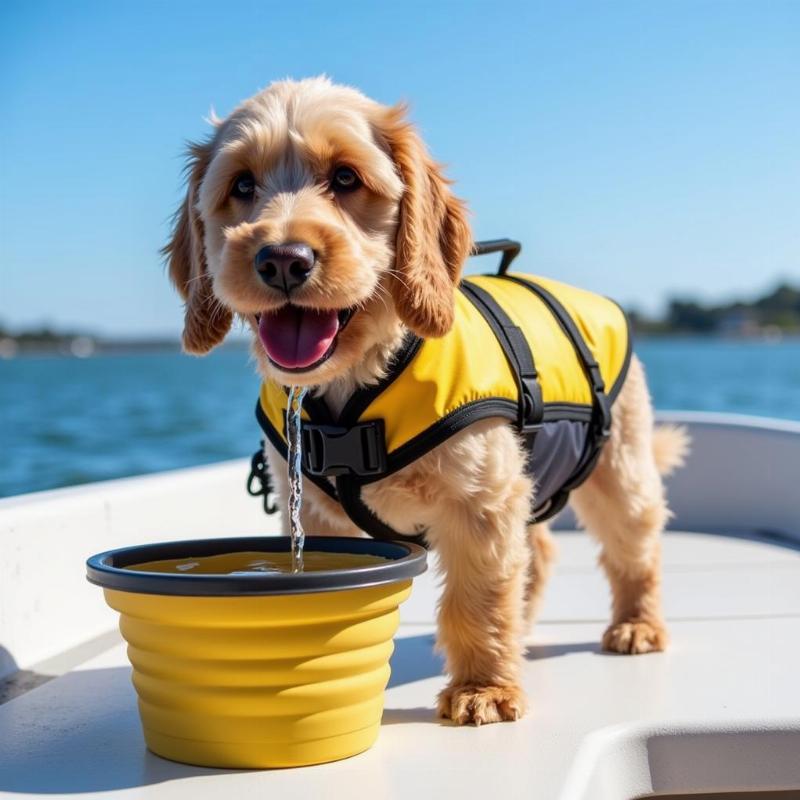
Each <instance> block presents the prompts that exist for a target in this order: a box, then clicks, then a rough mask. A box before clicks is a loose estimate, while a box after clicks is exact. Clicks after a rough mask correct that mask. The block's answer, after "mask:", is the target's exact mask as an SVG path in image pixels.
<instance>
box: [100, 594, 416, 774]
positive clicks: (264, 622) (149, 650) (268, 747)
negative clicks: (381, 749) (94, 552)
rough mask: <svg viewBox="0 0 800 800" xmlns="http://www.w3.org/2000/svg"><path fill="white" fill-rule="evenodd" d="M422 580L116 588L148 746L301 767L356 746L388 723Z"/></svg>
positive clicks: (213, 760) (113, 602)
mask: <svg viewBox="0 0 800 800" xmlns="http://www.w3.org/2000/svg"><path fill="white" fill-rule="evenodd" d="M410 591H411V581H404V582H402V583H395V584H388V585H383V586H373V587H368V588H364V589H349V590H346V591H340V592H320V593H315V594H305V595H294V596H288V595H283V596H254V597H180V596H164V595H146V594H134V593H131V592H120V591H116V590H112V589H106V590H105V597H106V601H107V602H108V604H109V605H110V606H111V607H112V608H114V609H116V610H117V611H119V612H120V630H121V631H122V635H123V636H124V637H125V639H126V641H127V642H128V655H129V657H130V660H131V664H132V666H133V683H134V686H135V687H136V691H137V693H138V695H139V710H140V712H141V717H142V726H143V728H144V734H145V739H146V741H147V745H148V747H149V748H150V749H151V750H152V751H153V752H155V753H157V754H158V755H161V756H164V757H165V758H169V759H172V760H175V761H182V762H186V763H190V764H200V765H203V766H214V767H232V768H263V767H291V766H301V765H306V764H318V763H322V762H325V761H334V760H336V759H339V758H346V757H347V756H351V755H355V754H356V753H360V752H362V751H363V750H366V749H367V748H368V747H370V746H371V745H372V744H373V743H374V741H375V739H376V737H377V735H378V730H379V727H380V720H381V714H382V712H383V693H384V689H385V688H386V684H387V682H388V680H389V657H390V656H391V654H392V650H393V643H392V637H393V636H394V634H395V632H396V631H397V626H398V623H399V610H398V606H399V605H400V603H402V602H403V601H404V600H405V599H406V598H407V597H408V595H409V593H410Z"/></svg>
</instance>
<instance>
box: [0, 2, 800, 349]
mask: <svg viewBox="0 0 800 800" xmlns="http://www.w3.org/2000/svg"><path fill="white" fill-rule="evenodd" d="M321 72H326V73H328V74H329V75H331V76H332V77H333V78H334V79H336V80H338V81H341V82H345V83H350V84H353V85H355V86H358V87H360V88H361V89H362V90H363V91H365V92H366V93H367V94H369V95H372V96H373V97H375V98H376V99H379V100H381V101H384V102H387V103H390V102H394V101H396V100H399V99H407V100H409V101H410V102H411V105H412V116H413V118H414V119H415V121H416V122H417V123H418V125H419V127H420V128H421V130H422V132H423V135H424V136H425V138H426V139H427V141H428V143H429V145H430V147H431V149H432V151H433V153H434V155H435V156H436V157H437V158H438V159H440V160H441V161H444V162H446V163H447V164H448V165H449V172H450V175H451V176H452V177H454V178H455V179H456V180H457V189H458V192H459V193H460V194H461V195H462V196H463V197H465V198H466V199H467V200H468V201H469V204H470V206H471V208H472V211H473V223H474V228H475V233H476V237H477V238H494V237H499V236H511V237H514V238H518V239H520V240H521V241H522V242H523V244H524V250H523V256H522V258H523V259H524V266H525V267H526V268H527V269H528V270H529V271H532V272H539V273H542V274H546V275H550V276H553V277H559V278H561V279H562V280H565V281H568V282H573V283H578V284H581V285H584V286H586V287H588V288H593V289H599V290H602V291H604V292H606V293H608V294H611V295H613V296H615V297H616V298H617V299H619V300H621V301H623V302H624V303H627V304H629V305H630V304H634V305H637V306H639V307H643V308H645V309H649V310H658V309H659V308H660V307H661V305H662V303H663V302H664V298H665V297H666V296H667V295H669V294H675V293H678V294H692V295H698V296H700V297H703V298H714V299H717V298H726V297H730V296H733V295H738V294H743V295H748V294H752V293H754V292H758V291H760V290H763V289H766V288H769V287H770V286H771V285H773V284H774V283H775V282H776V281H777V280H778V279H781V278H783V279H791V280H794V281H795V282H800V148H798V142H800V3H796V2H779V1H778V0H773V1H771V2H769V3H765V2H761V1H760V0H754V1H753V2H749V3H740V2H735V1H734V0H725V1H724V2H705V1H704V0H691V1H690V2H681V1H680V0H670V1H669V2H613V3H612V2H595V3H571V2H564V3H561V2H559V3H556V2H548V3H530V2H526V3H496V2H495V3H488V2H487V3H461V4H456V3H446V2H445V3H438V4H432V3H416V2H405V3H347V2H344V3H335V4H334V3H302V2H293V3H280V4H278V3H271V2H264V1H263V0H262V2H257V3H254V2H243V1H242V0H234V1H233V2H228V3H220V2H219V0H214V2H203V1H202V0H196V2H177V1H176V2H164V3H155V2H143V1H140V2H103V3H82V2H70V3H62V2H58V3H48V2H5V3H3V4H2V6H1V7H0V101H1V105H0V108H2V110H3V118H2V124H0V321H2V322H5V323H6V324H10V325H12V326H17V327H19V326H25V325H32V324H38V323H43V322H48V323H50V324H54V325H57V326H62V327H77V328H83V329H90V330H95V331H99V332H104V333H111V334H126V333H135V334H144V333H147V334H150V333H153V334H164V333H166V334H172V333H177V332H178V331H179V329H180V322H181V312H180V303H179V301H178V299H177V297H176V295H175V294H174V293H173V291H172V289H171V288H170V287H169V285H168V284H167V282H166V280H165V277H164V272H163V266H162V264H161V261H160V258H159V256H158V249H159V247H160V246H161V245H162V244H163V242H164V240H165V238H166V235H167V231H168V219H169V216H170V214H171V212H172V210H173V209H174V207H175V205H176V203H177V202H178V200H179V198H180V196H181V192H180V184H181V168H182V158H181V153H182V148H183V142H184V141H185V140H186V139H191V138H196V137H201V136H203V135H204V134H205V133H206V131H207V126H206V124H205V123H204V122H203V118H204V117H205V116H206V115H207V114H208V112H209V108H210V107H211V106H212V105H213V106H214V108H215V109H216V110H217V112H218V113H219V114H221V115H224V114H226V113H227V112H229V111H230V110H231V109H232V108H233V107H234V106H235V105H236V103H237V102H238V101H239V100H241V99H243V98H244V97H246V96H248V95H250V94H251V93H253V92H254V91H255V90H257V89H258V88H260V87H263V86H265V85H266V84H268V83H269V82H270V81H271V80H273V79H276V78H280V77H284V76H287V75H288V76H293V77H302V76H308V75H315V74H319V73H321ZM471 268H472V269H475V270H477V269H481V268H484V265H483V264H480V263H479V262H477V261H473V262H472V264H471Z"/></svg>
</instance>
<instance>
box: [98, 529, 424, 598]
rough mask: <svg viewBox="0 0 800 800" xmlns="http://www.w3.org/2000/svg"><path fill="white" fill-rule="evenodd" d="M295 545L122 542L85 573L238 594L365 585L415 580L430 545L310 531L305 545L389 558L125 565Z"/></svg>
mask: <svg viewBox="0 0 800 800" xmlns="http://www.w3.org/2000/svg"><path fill="white" fill-rule="evenodd" d="M290 548H291V539H290V538H289V537H288V536H240V537H229V538H225V537H221V538H215V539H184V540H181V541H173V542H157V543H154V544H143V545H135V546H133V547H120V548H117V549H115V550H107V551H105V552H104V553H97V554H96V555H93V556H91V557H90V558H89V559H87V561H86V578H87V580H88V581H89V582H90V583H94V584H95V585H97V586H102V587H103V588H104V589H115V590H117V591H121V592H133V593H136V594H160V595H179V596H180V595H183V596H188V597H239V596H252V595H282V594H313V593H317V592H336V591H344V590H346V589H362V588H366V587H369V586H379V585H381V584H386V583H396V582H398V581H405V580H410V579H411V578H414V577H416V576H417V575H421V574H422V573H423V572H425V570H426V569H427V551H426V550H425V548H423V547H420V546H419V545H417V544H413V543H411V542H401V541H396V542H383V541H376V540H374V539H354V538H351V537H346V536H309V537H307V538H306V542H305V550H306V552H313V551H315V550H317V551H322V552H326V553H354V554H363V555H374V556H382V557H383V558H386V559H390V560H389V561H387V562H386V563H382V564H372V565H369V566H365V567H355V568H353V569H348V570H328V571H319V572H301V573H279V574H278V573H265V574H254V575H186V574H182V573H165V572H140V571H138V570H129V569H125V567H129V566H132V565H134V564H143V563H146V562H148V561H161V560H162V559H169V558H199V557H202V556H212V555H221V554H222V553H235V552H237V551H240V552H247V551H261V552H266V553H274V552H289V551H290Z"/></svg>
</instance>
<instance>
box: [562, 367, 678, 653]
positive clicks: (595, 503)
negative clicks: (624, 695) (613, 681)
mask: <svg viewBox="0 0 800 800" xmlns="http://www.w3.org/2000/svg"><path fill="white" fill-rule="evenodd" d="M572 502H573V507H574V509H575V512H576V514H577V516H578V519H579V520H580V522H581V523H582V524H583V525H584V526H585V527H586V528H588V530H589V531H590V532H591V533H593V534H594V535H595V536H596V537H597V538H598V539H599V540H600V543H601V544H602V552H601V555H600V563H601V564H602V565H603V568H604V569H605V572H606V575H607V576H608V579H609V582H610V584H611V594H612V598H613V612H612V619H611V625H610V626H609V627H608V629H607V630H606V632H605V634H604V635H603V649H604V650H609V651H612V652H616V653H647V652H649V651H652V650H663V649H664V647H665V646H666V644H667V638H668V637H667V631H666V628H665V625H664V618H663V614H662V610H661V532H662V531H663V529H664V525H665V524H666V521H667V519H668V518H669V512H668V510H667V503H666V499H665V495H664V487H663V484H662V481H661V475H660V474H659V470H658V464H657V462H656V452H655V448H654V443H653V411H652V406H651V403H650V397H649V394H648V391H647V385H646V383H645V378H644V370H643V368H642V365H641V364H640V362H639V361H638V360H637V359H636V358H634V359H633V360H632V362H631V365H630V370H629V372H628V376H627V378H626V380H625V385H624V386H623V388H622V391H621V392H620V394H619V397H618V398H617V400H616V402H615V404H614V420H613V425H612V431H611V438H610V439H609V441H608V442H607V443H606V446H605V448H604V450H603V453H602V456H601V457H600V460H599V462H598V464H597V467H596V468H595V470H594V472H593V473H592V475H591V476H590V477H589V479H588V480H587V481H586V482H585V483H584V484H583V485H582V486H580V487H579V488H578V489H576V490H575V491H574V492H573V494H572Z"/></svg>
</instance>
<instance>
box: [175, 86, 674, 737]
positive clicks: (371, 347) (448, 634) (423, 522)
mask: <svg viewBox="0 0 800 800" xmlns="http://www.w3.org/2000/svg"><path fill="white" fill-rule="evenodd" d="M342 163H346V164H347V165H349V166H350V167H352V168H354V169H355V170H356V171H357V172H358V174H359V175H360V176H361V178H362V181H363V186H362V187H361V188H360V189H359V190H358V191H357V192H354V193H352V194H349V195H347V196H344V197H336V196H333V195H332V193H331V192H330V191H329V190H328V189H327V188H326V181H327V180H328V179H327V178H326V176H327V175H329V174H330V171H331V170H332V169H333V168H334V167H335V166H336V165H337V164H342ZM242 169H248V170H250V171H251V172H252V173H253V175H254V176H256V180H257V183H258V191H257V193H256V195H255V197H254V198H253V200H252V202H251V203H249V204H247V205H244V204H242V203H239V202H235V201H233V200H231V199H230V197H229V191H230V186H231V182H232V180H233V179H234V176H235V175H236V174H237V172H239V171H241V170H242ZM297 239H300V240H302V241H306V242H309V243H311V244H312V246H313V249H314V250H315V252H316V253H317V259H318V267H317V268H315V270H314V272H313V273H312V275H311V277H310V278H309V279H308V280H307V281H306V283H304V284H303V285H302V286H301V287H300V288H299V289H298V290H297V292H296V293H293V294H292V302H293V303H297V304H299V305H301V306H306V307H312V308H317V309H342V308H352V307H355V308H357V313H356V314H355V315H354V317H353V318H352V321H351V322H350V324H349V325H348V326H347V328H346V329H344V330H343V331H342V332H341V333H340V334H339V336H338V340H337V346H336V349H335V351H334V352H333V354H332V355H331V357H330V358H328V359H327V360H326V361H325V362H324V363H322V364H320V365H318V366H315V367H312V368H310V369H308V370H307V371H305V372H303V373H299V374H288V373H286V372H283V371H282V370H281V368H280V367H278V366H277V365H276V364H274V363H273V362H271V361H270V360H269V358H267V356H266V354H265V351H264V348H263V347H262V346H261V344H260V343H259V341H258V337H257V336H254V337H253V338H254V344H253V353H254V356H255V359H256V362H257V365H258V369H259V371H260V373H261V374H262V376H263V377H264V378H268V379H274V380H277V381H278V382H280V383H282V384H284V385H289V384H292V383H294V384H302V385H308V386H311V387H314V390H315V391H316V392H317V393H319V394H321V395H324V397H325V399H326V402H327V403H328V405H329V406H330V407H331V408H332V410H333V411H334V413H338V411H340V410H341V408H342V406H343V404H344V402H345V400H346V398H347V397H348V396H349V394H350V393H351V392H352V391H353V390H354V389H355V388H356V387H358V386H361V385H364V384H371V383H374V382H376V381H377V380H379V379H380V378H381V377H382V376H383V375H384V374H385V371H386V369H387V365H388V364H389V362H390V360H391V358H392V355H393V353H394V352H395V351H396V350H397V348H398V347H399V346H400V344H401V342H402V340H403V337H404V333H405V332H406V330H407V329H408V328H411V329H412V330H414V331H416V332H417V333H419V334H421V335H424V336H440V335H442V334H444V333H446V332H447V330H449V328H450V326H451V325H452V322H453V307H454V288H455V286H456V284H457V282H458V280H459V277H460V274H461V269H462V266H463V262H464V260H465V259H466V256H467V254H468V251H469V247H470V242H471V238H470V233H469V227H468V225H467V221H466V214H465V210H464V206H463V204H462V203H461V202H460V201H459V200H457V199H456V198H455V197H454V196H453V195H452V193H451V192H450V188H449V184H448V182H447V181H446V180H445V179H444V177H443V176H442V174H441V170H440V169H439V168H438V167H437V166H436V165H435V164H434V162H433V161H432V160H431V158H430V156H429V154H428V152H427V150H426V149H425V147H424V145H423V143H422V141H421V140H420V138H419V136H418V134H417V133H416V132H415V131H414V129H413V128H412V127H411V126H410V124H409V123H408V122H407V121H406V120H405V117H404V110H403V109H402V107H392V108H389V107H386V106H382V105H380V104H378V103H375V102H374V101H372V100H369V99H368V98H366V97H364V96H363V95H362V94H360V93H359V92H357V91H355V90H354V89H350V88H348V87H342V86H336V85H334V84H331V83H330V82H329V81H327V80H326V79H313V80H307V81H300V82H292V81H284V82H281V83H276V84H273V85H272V86H271V87H269V88H268V89H266V90H265V91H264V92H261V93H260V94H258V95H256V96H255V97H253V98H251V99H250V100H248V101H246V102H245V103H243V104H242V105H241V106H240V107H239V108H237V109H236V110H235V111H234V112H233V113H232V114H231V115H230V116H229V117H228V118H227V119H226V120H224V121H223V122H221V123H219V124H218V125H217V128H216V130H215V132H214V136H213V138H212V140H211V141H210V143H209V144H207V145H201V146H198V147H196V148H195V150H194V151H193V160H192V165H191V170H190V177H189V186H188V191H187V197H186V201H185V203H184V205H183V207H182V209H181V211H180V212H179V216H178V221H177V224H176V227H175V231H174V236H173V240H172V242H171V243H170V244H169V245H168V247H167V248H166V252H167V253H168V255H169V257H170V273H171V276H172V279H173V281H174V282H175V284H176V285H177V286H178V288H179V290H180V291H181V293H182V295H183V296H184V298H185V299H186V301H187V309H186V311H187V315H186V333H185V335H184V339H185V343H186V348H187V350H190V351H191V352H204V351H206V350H208V349H209V348H210V347H211V346H213V345H214V344H216V343H218V342H219V341H220V340H221V338H222V337H223V336H224V333H225V331H226V330H227V327H226V325H229V324H230V319H231V318H232V315H234V314H237V315H239V316H241V317H242V318H243V319H244V320H246V321H247V322H248V323H249V324H250V326H251V328H252V329H253V332H254V333H255V330H256V316H255V315H256V314H259V313H265V312H266V313H268V312H269V311H271V310H274V309H276V308H279V307H281V306H282V305H283V304H284V303H285V302H286V298H285V296H284V297H279V296H276V294H275V292H274V291H272V290H270V289H269V288H267V287H266V286H265V285H264V284H263V282H262V281H260V280H259V278H258V277H257V275H256V274H255V271H254V269H253V256H254V253H255V252H257V250H258V249H259V248H260V247H262V246H264V244H272V243H278V242H282V241H289V240H297ZM686 444H687V442H686V438H685V435H684V434H683V433H682V431H680V430H677V429H661V430H654V428H653V419H652V410H651V405H650V399H649V396H648V393H647V386H646V383H645V380H644V373H643V370H642V368H641V365H640V364H639V362H638V361H637V360H636V359H634V360H633V362H632V364H631V368H630V372H629V374H628V378H627V380H626V382H625V385H624V387H623V389H622V391H621V392H620V394H619V397H618V398H617V401H616V404H615V409H614V422H613V426H612V433H611V439H610V441H609V442H608V444H607V446H606V448H605V451H604V453H603V456H602V458H601V459H600V460H599V463H598V465H597V467H596V469H595V471H594V473H593V474H592V476H591V477H590V478H589V480H588V481H587V482H586V483H585V484H584V485H583V486H582V487H580V489H579V490H577V491H576V492H575V493H574V494H573V498H574V506H575V509H576V511H577V513H578V515H579V518H580V519H581V520H582V522H583V523H584V524H585V525H586V527H588V528H589V530H590V531H591V532H592V533H593V534H594V535H595V536H597V537H598V539H599V540H600V542H601V544H602V555H601V559H600V560H601V564H602V566H603V568H604V569H605V571H606V574H607V575H608V578H609V581H610V583H611V588H612V595H613V613H612V620H611V626H610V627H609V629H608V631H607V632H606V634H605V636H604V638H603V646H604V647H605V648H606V649H609V650H613V651H615V652H621V653H641V652H647V651H649V650H658V649H661V648H663V647H664V645H665V643H666V639H667V636H666V631H665V628H664V623H663V616H662V612H661V600H660V573H659V557H660V556H659V553H660V546H659V534H660V532H661V530H662V528H663V526H664V523H665V522H666V520H667V518H668V515H669V512H668V510H667V505H666V500H665V496H664V490H663V486H662V483H661V475H660V473H661V472H666V471H668V470H670V469H673V468H675V467H676V466H678V465H679V463H680V462H681V460H682V458H683V457H684V455H685V451H686ZM267 455H268V458H269V460H270V462H271V468H272V472H273V474H274V475H275V476H276V478H277V481H278V484H279V492H280V493H281V494H283V495H284V496H285V494H286V488H287V487H286V466H285V463H284V462H283V460H282V459H281V457H280V456H279V455H278V454H277V453H276V452H275V451H274V450H272V448H271V447H268V448H267ZM524 463H525V459H524V455H523V452H522V449H521V443H520V442H519V440H518V438H517V436H516V434H515V433H514V432H513V430H512V428H511V427H510V426H509V424H508V423H507V422H506V421H505V420H501V419H490V420H484V421H482V422H479V423H477V424H475V425H472V426H470V427H469V428H467V429H466V430H464V431H462V432H461V433H459V434H457V435H456V436H454V437H452V438H451V439H449V440H448V441H447V442H446V443H444V444H442V445H441V446H439V447H437V448H435V449H434V450H432V451H431V452H429V453H427V454H426V455H425V456H423V457H422V458H420V459H418V460H417V461H415V462H414V463H413V464H411V465H409V466H408V467H406V468H405V469H403V470H401V471H399V472H397V473H395V474H394V475H392V476H390V477H388V478H386V479H384V480H381V481H378V482H376V483H373V484H370V485H368V486H367V487H365V489H364V493H363V497H364V500H365V502H366V503H367V504H368V505H369V506H370V507H371V508H372V509H373V510H374V512H375V513H376V514H377V515H378V516H379V517H380V518H381V519H383V520H384V521H385V522H387V523H388V524H389V525H391V526H393V527H394V528H396V529H398V530H408V527H409V521H412V522H413V523H416V524H417V525H419V526H421V527H424V528H426V529H427V531H428V538H429V540H430V543H431V545H432V547H433V549H434V550H435V551H436V552H437V554H438V561H439V564H440V566H441V569H442V572H443V574H444V589H443V592H442V596H441V600H440V603H439V608H438V621H439V635H438V646H439V647H440V648H441V650H442V651H443V652H444V655H445V661H446V669H447V672H448V674H449V676H450V681H449V684H448V686H447V688H446V689H444V690H443V691H442V693H441V694H440V696H439V701H438V712H439V714H440V715H441V716H443V717H446V718H449V719H452V720H453V721H454V722H456V723H459V724H467V723H472V724H475V725H480V724H483V723H489V722H498V721H504V720H514V719H517V718H519V717H520V716H521V715H522V714H523V713H524V710H525V706H526V700H525V696H524V693H523V691H522V689H521V686H520V670H521V663H522V637H523V635H524V633H525V632H526V630H527V628H528V627H529V625H530V623H531V621H532V618H533V616H534V615H535V611H536V608H537V606H538V604H539V601H540V598H541V594H542V589H543V586H544V583H545V581H546V579H547V576H548V575H549V573H550V570H551V566H552V562H553V558H554V555H555V548H554V545H553V541H552V538H551V536H550V534H549V531H548V530H547V527H546V526H545V525H529V524H528V514H529V510H530V507H531V505H530V504H531V500H532V497H531V495H532V481H531V479H530V478H529V477H528V476H527V475H526V474H525V470H524ZM534 477H535V476H534ZM302 516H303V524H304V526H305V528H306V530H308V531H313V532H314V533H316V534H335V535H350V536H358V535H362V534H361V532H360V531H358V530H357V529H356V528H355V527H354V526H353V524H352V523H351V522H350V520H349V519H348V517H347V516H346V515H345V514H344V512H343V511H342V509H341V507H340V506H339V505H338V504H337V503H335V502H334V501H332V500H331V499H330V498H329V497H328V496H327V495H325V494H324V493H323V492H322V491H321V490H320V489H319V488H317V487H316V486H314V485H313V484H310V483H309V484H307V486H306V492H305V504H304V506H303V511H302ZM284 525H287V522H286V521H285V522H284Z"/></svg>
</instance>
